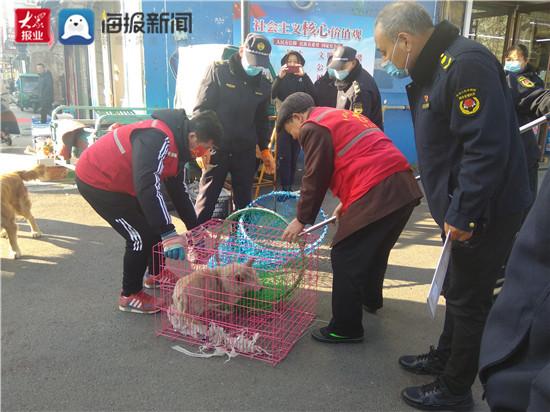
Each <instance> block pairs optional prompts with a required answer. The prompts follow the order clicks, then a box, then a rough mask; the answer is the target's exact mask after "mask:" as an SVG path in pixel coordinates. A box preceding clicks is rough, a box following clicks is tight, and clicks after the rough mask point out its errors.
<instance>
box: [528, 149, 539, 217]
mask: <svg viewBox="0 0 550 412" xmlns="http://www.w3.org/2000/svg"><path fill="white" fill-rule="evenodd" d="M527 175H528V177H529V188H530V189H531V193H532V195H533V202H534V201H535V198H536V197H537V192H538V190H539V162H538V159H537V160H536V161H533V160H532V161H531V164H529V165H528V169H527ZM525 215H527V213H526V214H525Z"/></svg>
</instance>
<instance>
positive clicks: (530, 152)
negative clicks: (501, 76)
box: [506, 65, 544, 164]
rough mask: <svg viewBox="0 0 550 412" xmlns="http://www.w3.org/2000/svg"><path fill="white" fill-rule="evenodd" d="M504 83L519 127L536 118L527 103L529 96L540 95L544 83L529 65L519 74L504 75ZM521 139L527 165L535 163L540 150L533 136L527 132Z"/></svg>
mask: <svg viewBox="0 0 550 412" xmlns="http://www.w3.org/2000/svg"><path fill="white" fill-rule="evenodd" d="M506 82H507V83H508V87H510V91H511V93H512V99H513V101H514V104H515V107H516V113H517V116H518V121H519V124H520V126H523V125H524V124H526V123H529V122H530V121H532V120H534V119H535V118H536V117H537V116H536V115H535V114H534V113H533V112H532V111H531V109H530V107H529V106H530V104H529V102H530V100H532V99H533V97H531V98H530V97H529V96H534V97H536V96H538V95H539V94H540V93H541V92H540V90H541V89H544V82H543V81H542V80H541V78H540V77H539V76H538V75H537V74H536V73H535V72H534V69H532V67H531V66H530V65H527V67H526V68H525V70H524V71H522V72H521V73H517V74H516V73H506ZM521 137H522V140H523V147H524V149H525V154H526V156H527V162H528V164H533V163H537V162H538V161H539V158H540V150H539V147H538V144H537V140H536V137H535V134H534V133H533V132H532V131H528V132H526V133H523V134H522V135H521Z"/></svg>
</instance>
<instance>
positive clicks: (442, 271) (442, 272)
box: [427, 232, 453, 319]
mask: <svg viewBox="0 0 550 412" xmlns="http://www.w3.org/2000/svg"><path fill="white" fill-rule="evenodd" d="M450 233H451V232H449V233H447V237H446V238H445V243H444V244H443V250H442V251H441V256H439V261H438V262H437V266H436V268H435V272H434V278H433V279H432V285H431V286H430V291H429V292H428V298H427V301H428V310H429V311H430V315H432V319H435V311H436V309H437V303H438V302H439V296H440V295H441V290H442V289H443V283H444V282H445V276H446V275H447V268H448V267H449V259H450V258H451V245H452V244H453V243H452V242H451V235H450Z"/></svg>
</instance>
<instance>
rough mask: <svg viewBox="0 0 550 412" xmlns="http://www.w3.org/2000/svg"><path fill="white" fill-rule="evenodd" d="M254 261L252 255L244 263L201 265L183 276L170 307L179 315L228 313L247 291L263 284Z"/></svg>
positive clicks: (258, 287)
mask: <svg viewBox="0 0 550 412" xmlns="http://www.w3.org/2000/svg"><path fill="white" fill-rule="evenodd" d="M253 262H254V259H250V260H249V261H248V262H247V263H246V264H240V263H230V264H228V265H224V266H217V267H215V268H212V269H200V270H196V271H194V272H193V273H191V274H189V275H188V276H184V277H182V278H181V279H180V280H178V282H177V283H176V286H175V288H174V293H173V294H172V309H173V311H174V312H175V313H177V314H178V315H196V316H204V315H205V314H207V313H217V314H226V313H230V312H231V311H232V306H234V305H235V304H236V303H237V302H238V301H239V299H241V297H242V296H243V295H244V294H245V293H246V292H249V291H258V290H260V289H261V288H262V285H261V283H260V279H259V278H258V275H257V273H256V270H255V269H254V268H253V267H252V263H253Z"/></svg>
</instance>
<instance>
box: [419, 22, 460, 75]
mask: <svg viewBox="0 0 550 412" xmlns="http://www.w3.org/2000/svg"><path fill="white" fill-rule="evenodd" d="M457 37H458V29H457V28H456V27H455V26H453V25H452V24H451V23H449V22H448V21H447V20H443V21H442V22H441V23H439V24H438V25H437V26H435V28H434V31H433V33H432V35H431V36H430V38H429V39H428V41H427V42H426V44H425V45H424V48H423V49H422V51H421V52H420V55H419V56H418V59H416V64H415V65H414V67H413V68H412V69H411V70H410V76H411V79H412V80H413V82H415V83H418V84H428V83H429V82H430V81H431V80H432V77H433V75H434V73H435V70H436V69H437V66H438V65H439V62H440V55H441V53H443V52H444V51H445V50H447V48H448V47H449V46H450V45H451V44H452V43H453V42H454V41H455V39H456V38H457Z"/></svg>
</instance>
